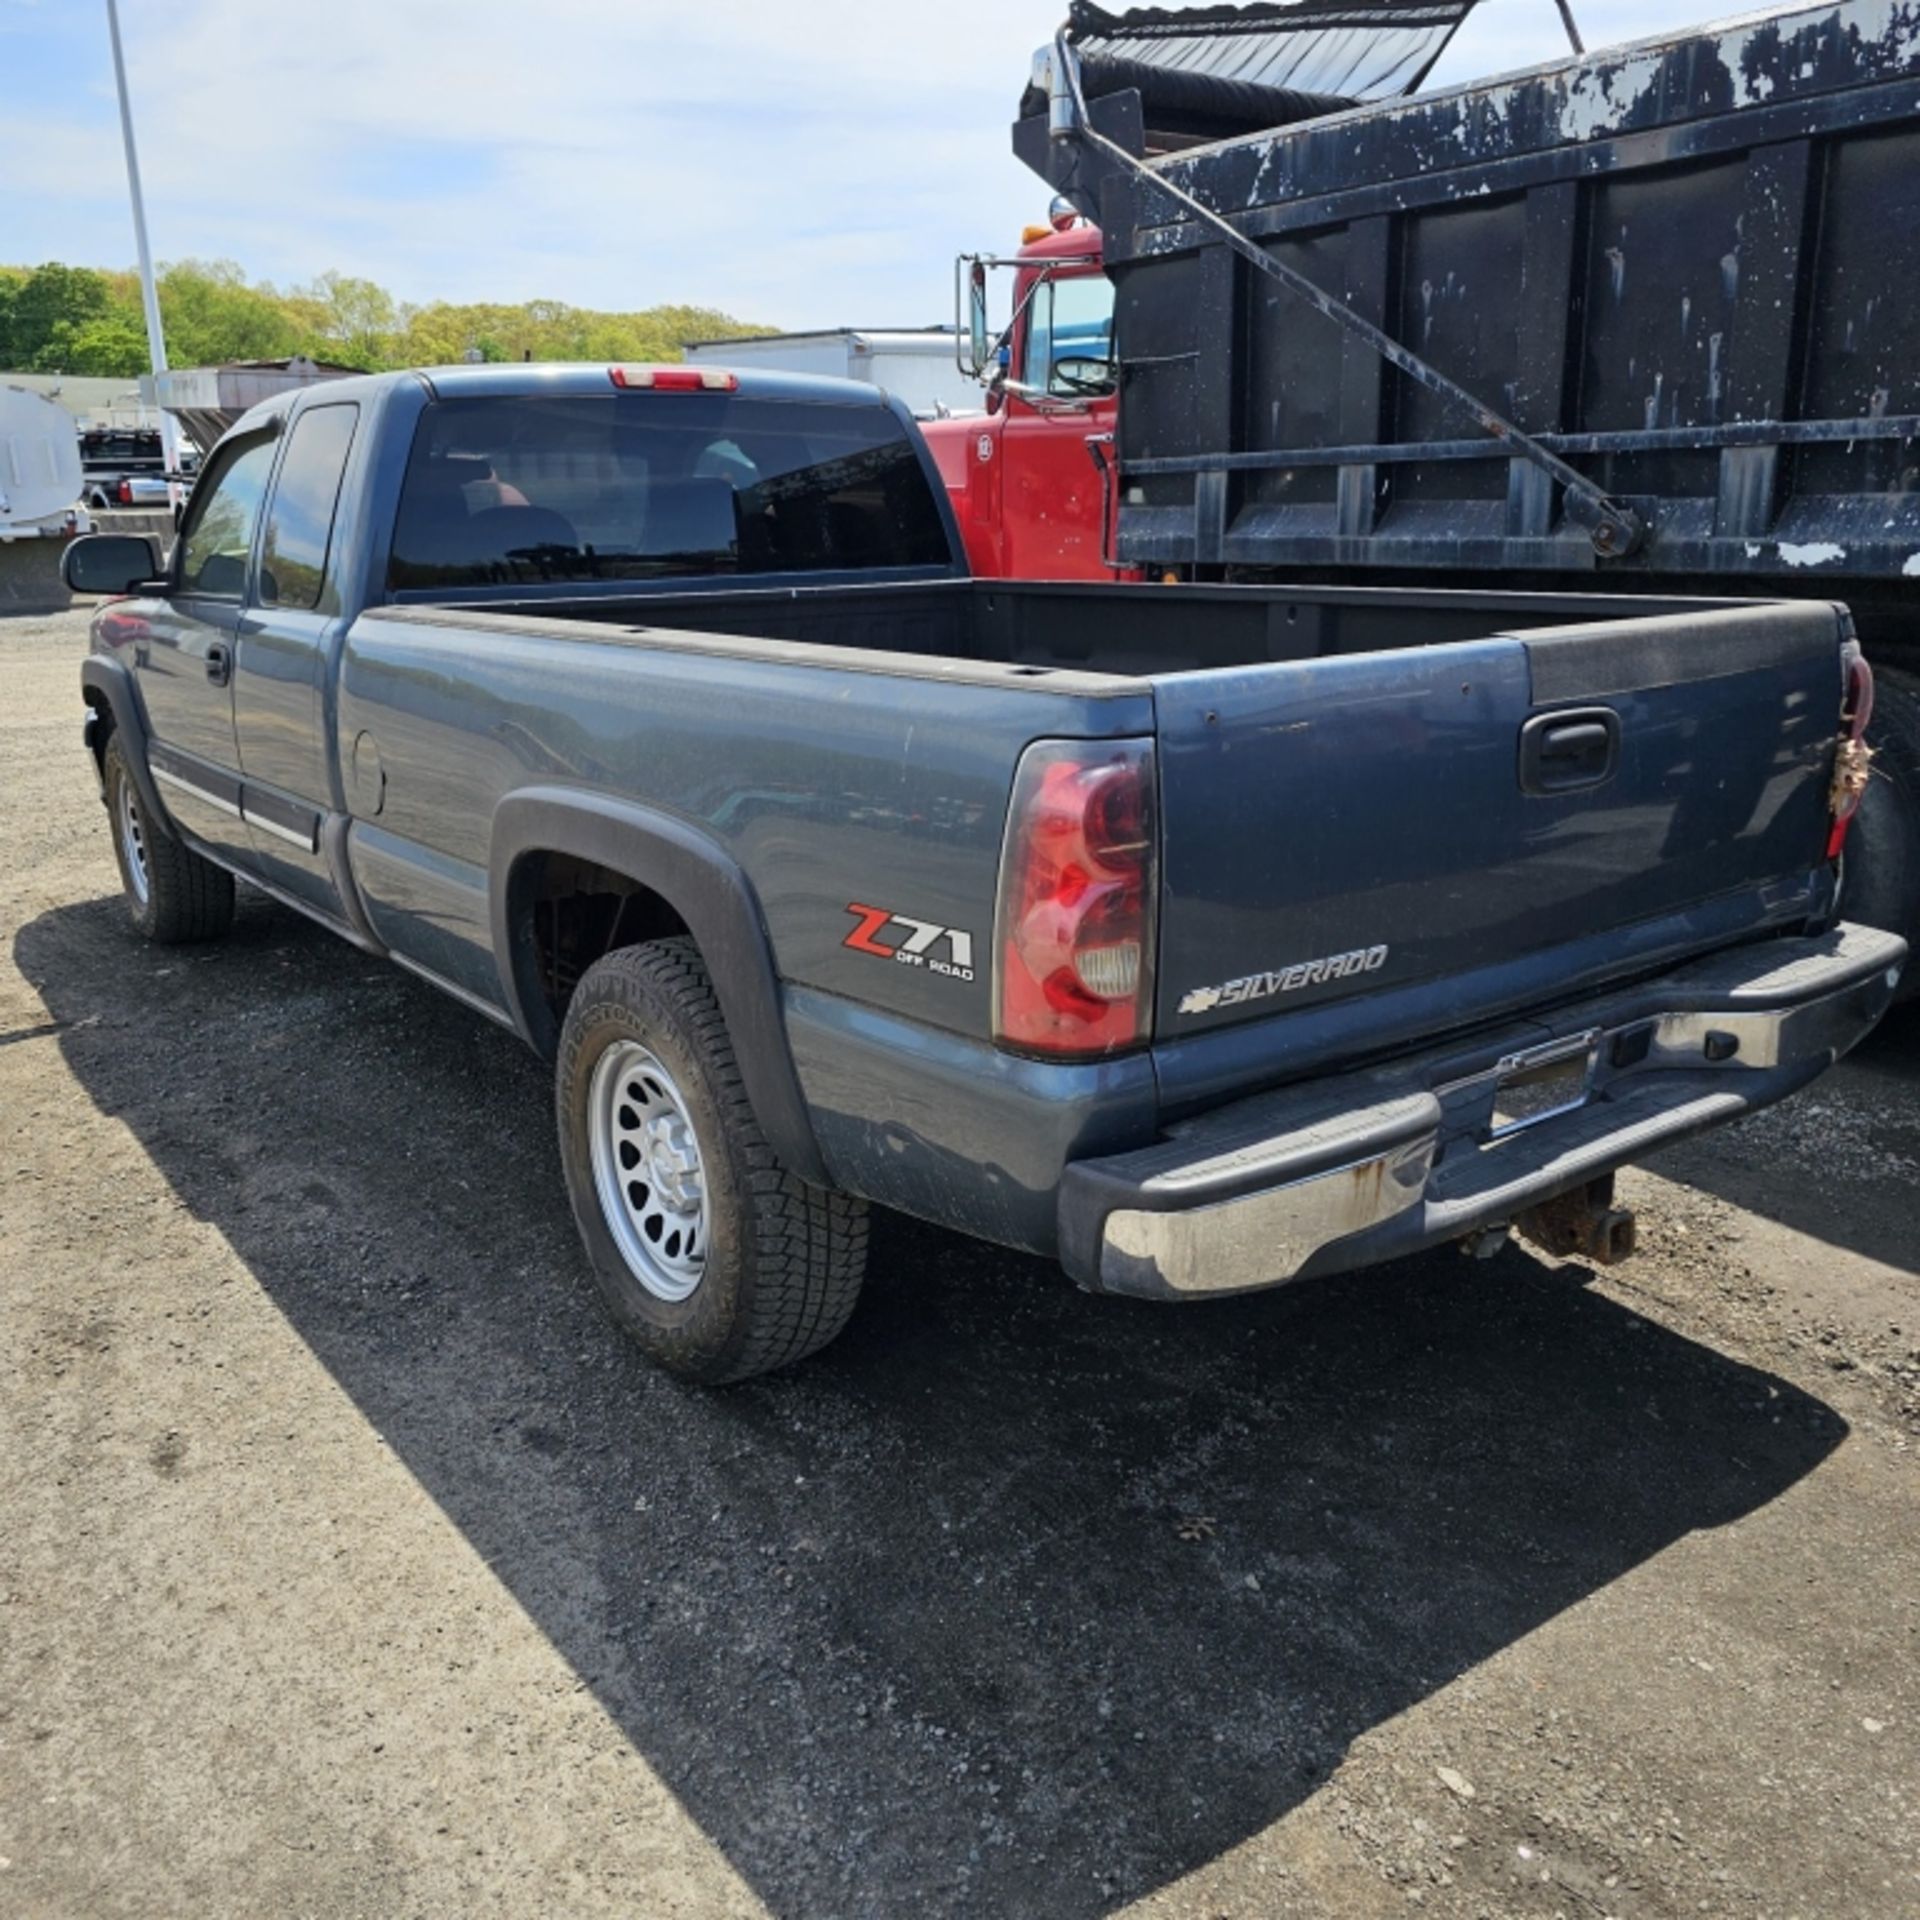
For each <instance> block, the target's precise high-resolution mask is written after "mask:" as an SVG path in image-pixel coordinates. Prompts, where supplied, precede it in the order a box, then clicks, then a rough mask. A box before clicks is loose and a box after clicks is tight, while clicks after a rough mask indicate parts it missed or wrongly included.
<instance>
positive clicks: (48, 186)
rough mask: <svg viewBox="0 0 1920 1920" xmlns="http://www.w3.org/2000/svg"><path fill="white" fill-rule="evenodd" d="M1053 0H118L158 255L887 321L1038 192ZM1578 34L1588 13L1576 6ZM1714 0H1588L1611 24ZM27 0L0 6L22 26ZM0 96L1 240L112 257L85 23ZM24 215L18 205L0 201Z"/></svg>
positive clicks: (942, 305) (119, 199)
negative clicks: (71, 65) (26, 83)
mask: <svg viewBox="0 0 1920 1920" xmlns="http://www.w3.org/2000/svg"><path fill="white" fill-rule="evenodd" d="M1061 11H1062V7H1061V3H1060V0H971V3H970V4H969V5H968V6H967V7H966V8H964V9H963V10H960V11H958V12H956V11H955V10H954V9H953V8H952V7H951V6H948V5H945V4H937V3H936V0H844V3H843V4H840V5H837V6H834V7H832V8H823V7H816V6H812V5H807V4H801V3H800V0H790V3H788V4H780V5H765V4H762V5H758V6H753V7H745V6H741V5H739V4H737V3H736V4H734V5H731V6H721V7H711V8H706V9H702V8H700V7H698V6H694V5H690V4H687V0H644V3H642V4H633V3H632V0H629V3H628V4H624V5H623V4H621V3H620V0H540V3H539V4H538V5H533V4H528V0H329V4H328V5H326V6H325V7H322V8H313V7H306V6H301V7H294V6H291V5H287V4H285V0H279V3H278V4H271V5H263V4H261V0H121V14H122V21H123V27H124V31H125V34H126V39H127V48H128V58H129V64H130V69H131V73H132V78H133V84H134V88H135V95H136V97H135V111H136V115H137V119H138V124H139V131H140V140H141V157H142V165H143V169H144V172H145V176H146V186H147V202H148V218H149V223H150V226H151V229H152V234H153V241H154V246H155V249H156V251H157V252H158V253H159V254H160V255H161V257H163V258H177V257H180V256H183V255H187V254H198V255H210V256H226V257H230V258H234V259H237V260H239V261H240V262H241V263H242V264H243V265H244V266H245V267H247V269H248V270H249V271H250V272H252V273H254V274H256V275H261V276H264V277H269V278H273V279H276V280H280V281H291V280H304V279H307V278H310V277H312V276H313V275H314V274H315V273H317V272H319V271H321V270H322V269H324V268H327V267H338V268H340V269H341V270H342V271H345V272H349V273H361V274H367V275H371V276H372V277H374V278H376V279H378V280H380V281H382V282H384V283H385V284H387V285H388V286H390V287H392V288H393V289H394V291H396V292H397V293H399V294H400V295H402V296H403V297H405V298H408V299H414V300H425V299H433V298H449V299H478V298H486V297H491V298H498V299H506V300H519V299H529V298H533V297H536V296H544V297H548V298H555V299H561V300H567V301H570V302H573V303H575V304H578V305H582V306H600V307H633V306H643V305H649V304H652V303H653V302H656V301H665V300H685V301H698V302H701V303H703V304H709V305H716V306H721V307H725V308H727V309H729V310H731V311H733V312H735V313H738V314H741V315H743V316H746V317H750V318H754V319H760V320H766V321H771V322H774V323H776V324H781V325H789V326H798V325H806V324H836V323H843V322H859V323H864V324H885V323H902V322H905V323H913V322H919V321H926V320H932V319H935V318H938V317H940V316H942V315H943V314H945V313H946V312H947V311H948V309H949V308H950V305H951V289H950V263H951V259H952V256H953V254H954V253H955V252H956V251H958V250H960V249H961V248H963V247H981V246H985V247H990V248H1004V247H1008V246H1010V245H1011V244H1012V242H1013V240H1014V238H1015V237H1016V235H1017V231H1018V228H1019V226H1020V224H1021V223H1022V222H1023V221H1024V220H1027V219H1029V218H1032V217H1035V215H1036V214H1037V213H1038V211H1039V209H1040V208H1041V206H1042V205H1043V204H1044V200H1045V189H1044V188H1043V187H1042V186H1041V184H1040V183H1039V182H1038V181H1037V180H1034V179H1033V178H1032V177H1031V176H1030V175H1029V174H1027V172H1026V171H1025V170H1024V169H1023V168H1022V167H1021V166H1020V165H1019V163H1018V162H1017V161H1015V160H1014V159H1013V158H1012V156H1011V154H1010V153H1009V151H1008V147H1007V129H1008V124H1009V122H1010V120H1011V118H1012V115H1013V110H1014V105H1015V102H1016V100H1017V97H1018V94H1019V90H1020V86H1021V83H1022V80H1023V78H1024V76H1025V72H1026V68H1027V62H1028V57H1029V55H1030V53H1031V51H1032V49H1033V48H1034V47H1035V46H1037V45H1038V44H1039V43H1040V42H1041V41H1042V40H1044V39H1045V38H1046V37H1047V35H1048V34H1049V33H1050V32H1051V30H1052V28H1053V25H1054V24H1055V23H1056V21H1057V19H1058V16H1059V14H1060V12H1061ZM1578 11H1580V12H1581V13H1582V14H1583V15H1585V16H1587V17H1586V19H1585V21H1584V24H1585V25H1586V26H1587V28H1588V31H1589V33H1590V34H1598V33H1599V32H1600V31H1601V21H1600V15H1601V13H1602V9H1601V8H1599V7H1598V6H1597V5H1595V4H1592V0H1587V3H1586V4H1584V5H1579V6H1578ZM1712 11H1714V9H1712V8H1710V7H1704V6H1698V5H1689V4H1687V0H1679V4H1678V5H1677V6H1676V5H1669V6H1667V7H1664V8H1656V7H1654V6H1650V5H1643V4H1639V3H1638V0H1634V3H1632V4H1618V3H1616V4H1610V5H1609V6H1607V7H1606V8H1605V9H1604V12H1605V16H1606V18H1605V32H1606V34H1607V35H1608V36H1609V37H1612V38H1620V37H1628V36H1631V35H1633V34H1635V33H1645V32H1651V31H1654V30H1656V29H1657V28H1662V27H1667V26H1671V25H1673V24H1675V20H1676V15H1678V16H1681V17H1688V16H1690V17H1702V18H1704V17H1708V16H1709V15H1710V14H1711V12H1712ZM50 19H51V10H46V9H37V10H36V9H34V8H32V7H31V6H29V5H23V4H22V0H10V3H9V4H8V5H7V6H6V7H5V8H4V9H0V29H3V30H4V32H5V34H6V36H7V38H8V39H9V41H11V42H13V43H14V44H18V36H19V35H20V34H21V33H22V32H23V31H24V32H26V33H41V32H49V33H50V32H52V31H53V27H52V26H51V24H50ZM1559 35H1560V29H1559V25H1558V18H1557V15H1556V13H1555V11H1554V8H1553V6H1552V5H1551V4H1550V0H1487V4H1486V5H1485V6H1484V7H1483V8H1482V10H1481V13H1480V15H1479V17H1478V18H1477V19H1476V20H1475V21H1474V22H1473V23H1472V24H1471V25H1470V26H1469V27H1468V29H1467V30H1466V32H1465V33H1463V35H1462V37H1461V40H1460V42H1459V43H1457V44H1456V47H1455V49H1454V51H1453V53H1452V54H1450V55H1449V57H1448V59H1447V61H1446V63H1445V64H1444V66H1443V67H1442V69H1441V71H1440V73H1439V74H1438V75H1436V78H1437V79H1439V78H1462V77H1466V76H1467V75H1469V74H1472V73H1476V72H1487V71H1490V70H1501V69H1505V68H1510V67H1514V66H1520V65H1525V64H1528V63H1530V62H1532V61H1535V60H1539V59H1546V58H1552V57H1554V56H1555V55H1556V54H1557V53H1558V52H1559V50H1560V47H1561V45H1562V42H1561V40H1560V37H1559ZM67 39H68V40H69V41H70V42H71V46H72V49H73V52H72V58H73V60H74V61H75V63H76V65H75V71H74V72H73V73H72V75H71V78H70V82H69V84H67V85H65V86H61V87H58V88H55V89H52V90H51V91H49V90H47V89H45V88H42V89H41V90H40V93H39V96H38V97H36V98H32V99H20V98H15V97H13V95H12V94H11V93H10V92H9V88H8V83H7V79H6V75H5V71H4V68H5V65H6V64H7V63H6V62H3V61H0V129H4V131H0V139H3V140H4V142H5V149H6V151H5V155H4V164H3V165H0V171H4V173H5V175H6V177H7V178H8V182H9V187H8V193H9V201H10V207H9V212H8V215H7V224H8V226H9V227H10V228H13V229H14V230H15V232H17V233H18V234H20V235H21V238H20V239H19V240H17V241H10V240H9V239H8V237H7V235H5V234H0V257H22V256H30V257H34V258H47V257H63V258H67V259H75V260H89V261H102V262H108V261H123V260H125V259H127V258H128V257H129V256H130V255H131V252H132V246H131V239H130V235H129V233H128V226H127V217H126V208H125V198H124V195H125V184H124V180H123V177H122V175H121V170H120V156H119V142H118V138H117V134H118V129H117V126H116V124H115V121H114V114H113V102H112V90H111V72H110V69H109V66H108V62H107V56H106V38H105V33H104V31H103V30H102V31H100V32H98V33H97V34H94V35H92V36H91V37H89V36H83V35H80V34H78V33H69V34H68V36H67ZM23 209H25V210H26V211H24V212H23V211H22V210H23Z"/></svg>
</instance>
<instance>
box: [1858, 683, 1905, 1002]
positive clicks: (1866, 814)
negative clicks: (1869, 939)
mask: <svg viewBox="0 0 1920 1920" xmlns="http://www.w3.org/2000/svg"><path fill="white" fill-rule="evenodd" d="M1867 739H1868V743H1869V744H1870V745H1871V746H1872V747H1873V749H1874V756H1873V763H1872V769H1871V772H1870V774H1869V776H1868V780H1867V790H1866V793H1865V794H1864V795H1863V796H1862V798H1861V801H1860V811H1859V813H1858V814H1856V815H1855V816H1854V822H1853V826H1852V828H1851V829H1850V831H1849V832H1848V834H1847V851H1846V866H1845V879H1844V881H1843V883H1842V887H1841V895H1840V911H1841V913H1842V914H1843V915H1844V916H1845V917H1846V918H1847V919H1849V920H1857V921H1859V922H1861V923H1862V924H1863V925H1865V926H1869V927H1879V928H1880V929H1882V930H1883V931H1884V932H1887V933H1897V934H1900V935H1901V936H1902V937H1903V938H1904V939H1905V940H1906V941H1907V943H1908V944H1909V945H1910V946H1913V947H1915V948H1916V949H1920V678H1916V677H1915V676H1914V675H1912V674H1910V673H1903V672H1900V671H1898V670H1896V669H1893V668H1889V667H1881V668H1879V669H1877V670H1876V672H1875V674H1874V694H1873V721H1872V724H1871V725H1870V726H1869V727H1868V729H1867ZM1915 992H1920V966H1916V965H1914V964H1912V963H1910V964H1909V965H1908V968H1907V974H1906V980H1905V983H1904V984H1903V986H1902V989H1901V997H1902V998H1903V999H1905V998H1908V997H1910V996H1911V995H1913V994H1914V993H1915Z"/></svg>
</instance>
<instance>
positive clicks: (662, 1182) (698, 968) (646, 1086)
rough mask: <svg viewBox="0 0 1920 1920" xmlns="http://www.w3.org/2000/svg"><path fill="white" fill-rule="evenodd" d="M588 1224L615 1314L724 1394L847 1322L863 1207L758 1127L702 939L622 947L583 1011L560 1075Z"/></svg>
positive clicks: (570, 1024) (559, 1099) (582, 1217)
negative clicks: (792, 1162)
mask: <svg viewBox="0 0 1920 1920" xmlns="http://www.w3.org/2000/svg"><path fill="white" fill-rule="evenodd" d="M555 1096H556V1104H557V1107H558V1119H559V1126H560V1157H561V1162H562V1165H563V1166H564V1168H565V1170H566V1177H567V1191H568V1195H569V1197H570V1198H571V1200H572V1202H573V1214H574V1219H575V1221H576V1222H577V1223H578V1225H579V1228H580V1235H581V1238H582V1239H583V1240H584V1241H585V1243H586V1248H587V1253H588V1257H589V1258H590V1259H591V1261H592V1263H593V1270H594V1277H595V1279H596V1280H597V1281H598V1283H599V1286H600V1291H601V1294H602V1296H603V1298H604V1299H605V1300H606V1303H607V1306H608V1307H609V1309H610V1310H611V1311H612V1313H613V1316H614V1318H615V1319H616V1320H618V1321H619V1322H620V1324H621V1325H622V1326H623V1327H624V1328H625V1329H626V1331H627V1332H628V1333H629V1334H631V1335H632V1336H633V1338H634V1339H635V1340H636V1341H637V1342H638V1343H639V1344H640V1346H641V1347H643V1348H644V1349H645V1350H646V1352H647V1353H648V1354H650V1355H651V1356H652V1357H653V1358H654V1359H655V1360H657V1361H659V1362H660V1363H661V1364H662V1365H663V1366H665V1367H668V1368H670V1369H671V1370H672V1371H673V1372H675V1373H677V1374H680V1375H681V1376H683V1377H684V1378H686V1379H689V1380H699V1381H703V1382H705V1383H707V1384H709V1385H718V1384H722V1383H724V1382H727V1381H733V1380H744V1379H746V1378H748V1377H749V1376H750V1375H753V1374H757V1373H766V1372H768V1371H770V1370H771V1369H772V1368H775V1367H781V1366H785V1365H787V1364H788V1363H789V1362H791V1361H794V1360H798V1359H801V1358H803V1357H804V1356H805V1355H807V1354H809V1353H813V1352H816V1351H817V1350H818V1349H819V1348H821V1347H823V1346H825V1345H826V1344H827V1342H828V1341H829V1340H831V1339H832V1338H833V1337H834V1335H835V1334H837V1333H838V1332H839V1331H840V1329H841V1328H842V1327H843V1326H844V1325H845V1324H846V1321H847V1316H848V1315H849V1314H850V1313H852V1311H853V1306H854V1301H855V1300H856V1299H857V1297H858V1295H859V1292H860V1282H861V1278H862V1276H863V1274H864V1272H865V1268H866V1252H867V1221H866V1209H865V1206H864V1204H863V1203H862V1202H860V1201H858V1200H855V1199H852V1198H851V1197H850V1196H848V1195H846V1194H842V1193H834V1192H832V1191H829V1190H828V1189H826V1188H822V1187H815V1186H810V1185H809V1184H808V1183H807V1182H806V1181H804V1180H802V1179H801V1178H800V1177H799V1176H798V1175H797V1174H795V1173H793V1172H791V1171H789V1170H788V1169H787V1168H786V1167H784V1166H782V1165H781V1163H780V1161H779V1160H778V1158H777V1157H776V1156H775V1154H774V1152H773V1149H772V1148H771V1147H770V1146H769V1145H768V1144H767V1139H766V1136H765V1135H764V1134H763V1133H762V1132H761V1131H760V1126H759V1122H758V1120H757V1119H756V1118H755V1116H754V1112H753V1108H752V1105H751V1103H750V1102H749V1101H748V1099H747V1095H746V1088H745V1086H744V1085H743V1084H742V1081H741V1078H740V1069H739V1066H738V1063H737V1062H736V1061H735V1059H734V1055H733V1047H732V1043H731V1041H730V1040H729V1039H728V1036H727V1029H726V1022H725V1020H724V1019H723V1018H722V1017H721V1013H720V1003H719V1001H718V999H717V998H716V997H715V994H714V991H713V984H712V981H711V980H710V979H709V978H708V975H707V970H706V967H705V965H704V964H703V962H702V961H701V958H700V955H699V951H698V949H696V948H695V946H694V945H693V943H692V942H691V941H690V940H684V939H674V940H660V941H655V942H652V943H650V944H648V945H646V946H640V947H625V948H622V949H621V950H620V951H618V952H616V953H610V954H608V955H607V956H606V958H605V959H603V960H600V961H598V962H596V963H595V965H594V966H592V967H591V968H589V969H588V971H587V973H586V975H585V976H584V978H583V979H582V980H581V982H580V985H579V987H578V988H577V989H576V991H575V993H574V996H573V999H572V1001H571V1003H570V1004H569V1006H568V1008H567V1017H566V1022H565V1025H564V1026H563V1028H562V1030H561V1036H560V1059H559V1065H558V1068H557V1070H556V1084H555Z"/></svg>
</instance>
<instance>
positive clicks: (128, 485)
mask: <svg viewBox="0 0 1920 1920" xmlns="http://www.w3.org/2000/svg"><path fill="white" fill-rule="evenodd" d="M120 504H121V505H122V506H123V507H130V506H132V505H133V482H132V481H131V480H122V481H121V482H120Z"/></svg>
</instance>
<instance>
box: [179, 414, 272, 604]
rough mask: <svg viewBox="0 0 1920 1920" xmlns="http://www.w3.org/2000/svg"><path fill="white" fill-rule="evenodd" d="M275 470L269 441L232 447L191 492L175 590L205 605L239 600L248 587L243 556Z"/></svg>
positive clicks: (265, 438) (268, 437)
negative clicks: (271, 472) (268, 476)
mask: <svg viewBox="0 0 1920 1920" xmlns="http://www.w3.org/2000/svg"><path fill="white" fill-rule="evenodd" d="M272 465H273V436H272V435H271V434H262V435H260V436H259V437H258V438H257V439H251V440H243V441H241V442H239V443H238V444H237V445H236V446H234V447H233V448H231V449H230V450H229V451H228V452H227V453H226V454H225V455H224V456H223V457H222V458H221V459H220V461H219V462H218V463H217V464H216V465H215V466H214V468H213V470H212V472H210V473H209V474H208V475H207V476H206V478H205V479H204V480H202V481H201V483H200V485H199V486H198V487H196V488H195V489H194V494H193V504H192V505H191V506H190V507H189V508H188V509H187V518H186V523H185V525H184V526H182V528H181V529H180V558H179V564H178V569H177V572H176V576H175V577H176V579H177V580H178V582H179V585H178V587H177V589H176V590H177V591H178V592H180V593H188V594H195V595H197V596H199V597H200V598H202V599H209V600H238V599H239V598H240V596H241V593H242V592H243V591H244V589H245V587H246V584H247V554H248V552H249V550H250V549H251V548H252V546H253V529H254V526H255V525H256V523H257V522H258V521H259V518H260V502H261V501H262V499H263V498H264V497H265V495H266V491H267V473H268V470H269V469H270V468H271V467H272Z"/></svg>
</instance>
